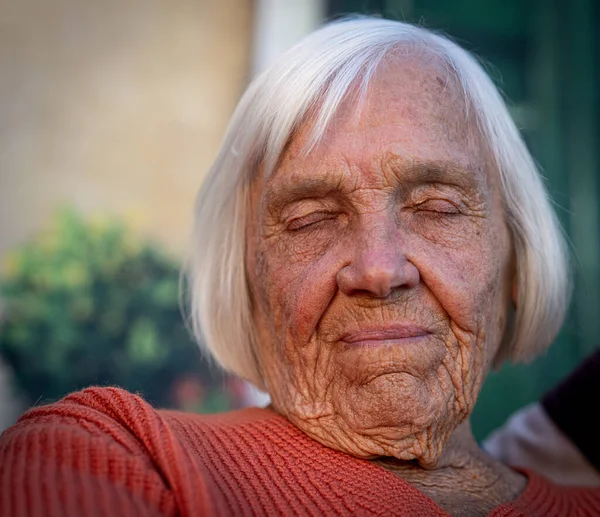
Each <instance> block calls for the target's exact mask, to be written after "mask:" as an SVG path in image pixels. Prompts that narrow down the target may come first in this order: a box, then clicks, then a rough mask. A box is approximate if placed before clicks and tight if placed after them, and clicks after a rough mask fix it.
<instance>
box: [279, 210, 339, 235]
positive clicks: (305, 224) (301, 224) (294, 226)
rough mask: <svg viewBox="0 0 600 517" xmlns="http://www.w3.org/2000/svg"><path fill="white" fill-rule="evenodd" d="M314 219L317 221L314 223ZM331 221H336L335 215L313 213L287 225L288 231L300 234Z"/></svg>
mask: <svg viewBox="0 0 600 517" xmlns="http://www.w3.org/2000/svg"><path fill="white" fill-rule="evenodd" d="M312 219H315V220H314V221H313V220H312ZM331 219H335V215H334V214H332V213H330V212H313V213H312V214H309V215H306V216H304V217H298V218H297V219H294V220H292V221H290V223H289V224H288V225H287V229H288V230H290V231H292V232H299V231H302V230H306V229H308V228H309V227H311V226H315V225H316V224H319V223H323V222H325V221H328V220H331ZM307 220H308V221H307Z"/></svg>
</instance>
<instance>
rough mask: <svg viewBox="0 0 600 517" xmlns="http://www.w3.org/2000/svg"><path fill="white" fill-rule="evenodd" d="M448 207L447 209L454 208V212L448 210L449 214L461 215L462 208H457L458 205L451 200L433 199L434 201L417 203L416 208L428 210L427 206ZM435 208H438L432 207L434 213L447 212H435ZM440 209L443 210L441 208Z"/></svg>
mask: <svg viewBox="0 0 600 517" xmlns="http://www.w3.org/2000/svg"><path fill="white" fill-rule="evenodd" d="M435 204H438V205H442V204H443V205H446V206H447V207H452V210H448V213H460V211H461V210H460V208H459V207H458V206H457V204H456V203H454V202H453V201H450V200H449V199H442V198H432V199H426V200H424V201H421V202H419V203H416V204H415V206H416V207H421V208H422V209H424V208H427V205H435ZM434 208H436V207H435V206H431V209H432V210H431V211H432V212H445V210H434ZM439 208H442V207H441V206H440V207H439Z"/></svg>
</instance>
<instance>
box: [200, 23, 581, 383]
mask: <svg viewBox="0 0 600 517" xmlns="http://www.w3.org/2000/svg"><path fill="white" fill-rule="evenodd" d="M411 48H413V49H414V48H420V49H425V50H426V51H428V52H430V53H432V54H433V55H434V56H435V58H436V60H439V61H440V62H441V63H442V64H443V65H444V66H445V67H446V68H447V69H448V71H449V72H450V73H452V75H453V76H454V77H455V80H456V82H457V84H458V85H459V89H460V91H461V92H462V94H463V95H464V98H465V101H466V104H465V106H466V110H468V112H469V116H471V117H474V120H475V121H476V123H477V125H478V129H479V132H480V134H481V137H482V140H483V142H484V143H485V145H486V147H487V148H488V150H489V153H490V158H491V160H492V162H493V163H494V165H495V168H496V170H497V171H498V172H499V175H500V185H501V190H502V199H503V203H504V210H505V214H506V221H507V225H508V227H509V231H510V233H511V237H512V242H513V249H514V253H515V264H516V275H517V279H516V280H517V289H518V293H517V300H518V303H517V304H516V309H515V314H514V318H513V322H512V324H510V325H508V326H507V330H506V333H505V336H504V341H503V344H502V346H501V349H500V351H499V354H498V355H497V357H496V364H500V362H502V361H504V360H505V359H509V360H512V361H513V362H520V361H526V360H529V359H531V358H532V357H534V356H535V355H537V354H538V353H539V352H541V351H543V350H544V349H545V348H546V347H547V346H548V345H549V344H550V343H551V342H552V340H553V339H554V338H555V336H556V334H557V332H558V331H559V329H560V327H561V325H562V322H563V319H564V316H565V312H566V310H567V305H568V301H569V295H570V275H569V260H568V251H567V246H566V242H565V239H564V236H563V233H562V230H561V227H560V224H559V223H558V220H557V218H556V215H555V213H554V211H553V209H552V206H551V203H550V201H549V198H548V194H547V191H546V189H545V187H544V184H543V182H542V179H541V176H540V173H539V172H538V170H537V168H536V165H535V163H534V161H533V159H532V157H531V155H530V153H529V151H528V150H527V147H526V146H525V144H524V142H523V140H522V138H521V135H520V134H519V131H518V129H517V128H516V126H515V124H514V123H513V121H512V119H511V117H510V115H509V113H508V110H507V108H506V106H505V104H504V101H503V100H502V97H501V95H500V94H499V92H498V90H497V89H496V87H495V86H494V84H493V82H492V81H491V80H490V78H489V77H488V76H487V74H486V73H485V72H484V70H483V69H482V67H481V66H480V65H479V64H478V62H477V60H476V59H475V58H474V57H473V56H471V55H470V54H469V53H468V52H467V51H465V50H463V49H462V48H460V47H459V46H458V45H456V44H455V43H453V42H452V41H450V40H449V39H448V38H446V37H444V36H441V35H438V34H436V33H434V32H431V31H429V30H426V29H424V28H420V27H416V26H413V25H410V24H407V23H401V22H396V21H389V20H382V19H378V18H367V17H361V18H353V19H347V20H342V21H337V22H334V23H329V24H327V25H325V26H324V27H322V28H321V29H319V30H317V31H316V32H314V33H312V34H310V35H309V36H307V37H306V38H304V39H303V40H302V41H300V42H299V43H298V44H297V45H296V46H294V47H293V48H291V49H290V50H289V51H288V52H287V53H285V54H284V55H283V56H282V57H281V58H280V59H279V60H278V61H277V62H276V63H275V64H274V65H273V66H271V67H270V68H269V69H267V70H266V71H265V72H263V73H262V74H261V75H260V76H259V77H257V78H256V79H255V80H254V81H253V82H252V83H251V84H250V86H249V87H248V89H247V90H246V92H245V94H244V95H243V97H242V99H241V100H240V102H239V104H238V106H237V109H236V110H235V113H234V114H233V117H232V119H231V121H230V124H229V127H228V129H227V132H226V135H225V137H224V140H223V143H222V146H221V149H220V152H219V154H218V156H217V159H216V161H215V162H214V164H213V166H212V168H211V169H210V171H209V173H208V176H207V178H206V180H205V182H204V184H203V185H202V188H201V190H200V192H199V195H198V198H197V203H196V218H195V228H194V233H193V244H192V252H191V256H190V257H189V263H188V279H189V284H188V285H189V289H190V295H191V296H190V298H191V307H190V310H191V314H190V316H191V319H192V328H193V331H194V333H195V335H196V338H197V339H198V342H199V343H200V345H201V347H202V348H203V349H204V350H205V351H206V352H207V353H208V355H209V356H212V357H213V358H214V359H215V360H216V361H217V362H218V363H219V364H220V365H221V366H222V367H223V368H224V369H225V370H227V371H230V372H233V373H235V374H237V375H239V376H241V377H243V378H245V379H248V380H249V381H251V382H253V383H254V384H256V385H257V386H258V387H261V388H264V384H263V379H262V375H261V372H260V367H259V364H258V361H257V358H256V353H255V350H256V348H255V347H256V344H257V343H256V337H255V329H254V325H253V320H252V312H251V299H250V293H249V288H248V283H247V277H246V270H245V251H246V223H247V221H249V220H250V219H251V217H250V215H249V214H248V207H249V191H250V183H251V182H252V180H253V178H255V177H256V175H257V174H258V171H259V170H260V171H262V172H263V173H264V174H266V175H268V174H270V173H271V172H272V170H273V169H274V167H275V165H276V163H277V160H278V159H279V158H280V156H281V154H282V153H283V151H284V148H285V146H286V144H287V143H288V141H289V140H290V138H291V137H292V135H293V133H294V131H295V130H296V129H297V128H298V127H299V126H300V125H301V124H302V122H303V121H305V120H306V119H307V118H308V117H309V116H310V117H311V123H312V124H313V129H312V131H313V132H312V139H311V145H314V144H315V143H317V142H318V141H319V138H320V137H321V136H322V135H323V133H324V131H325V129H326V127H327V124H328V122H329V121H330V120H331V118H332V116H333V115H334V114H335V112H336V110H337V109H338V107H339V106H340V104H341V102H342V100H343V99H344V97H345V96H346V95H347V94H348V93H349V92H350V91H351V89H352V88H353V87H354V88H356V87H359V90H361V91H363V92H364V91H365V89H366V87H367V86H368V84H369V81H370V79H371V77H372V76H373V74H374V73H375V72H376V70H377V67H378V66H379V64H380V63H381V61H382V59H383V58H384V57H385V56H387V55H389V54H390V53H391V52H392V51H394V50H398V49H400V50H405V49H406V50H409V49H411Z"/></svg>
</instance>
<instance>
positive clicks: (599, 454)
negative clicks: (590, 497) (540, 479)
mask: <svg viewBox="0 0 600 517" xmlns="http://www.w3.org/2000/svg"><path fill="white" fill-rule="evenodd" d="M599 410H600V349H598V350H597V351H596V352H595V353H594V354H592V355H591V356H590V357H588V358H587V359H586V360H585V361H584V362H583V363H582V364H581V365H580V366H579V367H578V368H577V369H576V370H575V371H574V372H573V373H572V374H571V375H570V376H569V377H568V378H567V379H566V380H565V381H563V382H562V383H561V384H559V385H558V386H557V387H556V388H554V389H553V390H552V391H550V392H548V393H547V394H546V395H545V396H544V398H543V399H542V401H541V402H540V403H538V404H533V405H531V406H527V407H526V408H524V409H522V410H520V411H518V412H517V413H515V414H514V415H513V416H512V417H511V418H510V419H509V420H508V422H507V423H506V424H505V425H504V426H503V427H501V428H500V429H499V430H497V431H495V432H494V433H493V434H491V435H490V437H489V438H488V439H487V440H486V441H485V442H484V444H483V447H484V449H485V450H486V451H487V452H488V453H489V454H491V455H492V456H494V457H495V458H497V459H499V460H501V461H503V462H504V463H507V464H509V465H512V466H516V467H526V468H530V469H532V470H535V471H536V472H539V473H540V474H542V475H544V476H545V477H547V478H549V479H551V480H553V481H555V482H556V483H560V484H564V485H588V486H590V485H593V486H600V427H599V426H598V425H597V424H596V413H597V412H598V411H599Z"/></svg>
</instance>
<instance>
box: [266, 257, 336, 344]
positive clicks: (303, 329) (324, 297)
mask: <svg viewBox="0 0 600 517" xmlns="http://www.w3.org/2000/svg"><path fill="white" fill-rule="evenodd" d="M268 271H269V275H268V277H267V278H265V281H264V284H265V289H264V294H265V295H266V297H267V298H268V299H269V307H270V311H271V313H272V315H274V316H276V317H275V319H276V322H275V326H276V329H277V334H278V335H279V336H280V338H283V339H284V340H285V341H286V342H288V343H289V342H290V341H291V342H293V344H294V345H295V346H303V345H305V344H307V343H308V342H309V341H310V339H311V338H312V337H313V335H314V333H315V331H316V330H317V327H318V323H319V321H320V319H321V317H322V315H323V314H324V312H325V311H326V310H327V307H328V306H329V303H330V302H331V300H332V298H333V297H334V296H335V293H336V289H337V283H336V278H335V272H334V271H333V270H332V268H331V266H330V264H329V263H327V262H326V261H317V262H313V263H310V264H302V263H293V262H292V263H286V264H281V263H277V264H273V263H271V264H270V265H269V268H268Z"/></svg>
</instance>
